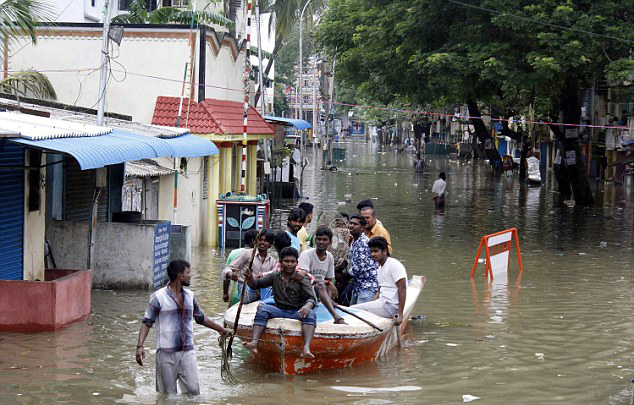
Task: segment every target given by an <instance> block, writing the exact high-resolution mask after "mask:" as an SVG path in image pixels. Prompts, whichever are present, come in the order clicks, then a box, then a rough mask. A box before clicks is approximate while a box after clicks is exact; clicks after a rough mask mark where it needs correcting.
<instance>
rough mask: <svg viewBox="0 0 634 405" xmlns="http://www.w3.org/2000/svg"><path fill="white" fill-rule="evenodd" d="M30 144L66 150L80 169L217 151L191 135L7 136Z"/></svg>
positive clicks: (207, 142)
mask: <svg viewBox="0 0 634 405" xmlns="http://www.w3.org/2000/svg"><path fill="white" fill-rule="evenodd" d="M10 140H11V141H12V142H16V143H21V144H23V145H28V146H30V147H34V148H39V149H45V150H51V151H56V152H61V153H67V154H69V155H71V156H72V157H74V158H75V159H77V161H78V162H79V166H80V167H81V169H82V170H86V169H96V168H98V167H103V166H108V165H112V164H116V163H122V162H127V161H131V160H141V159H148V158H150V159H151V158H156V157H169V156H175V157H195V156H210V155H215V154H218V148H217V147H216V145H214V143H213V142H211V141H209V140H207V139H202V138H198V137H196V136H194V135H183V136H180V137H177V138H171V139H161V138H155V137H152V136H146V135H139V134H135V133H132V132H124V131H119V130H115V131H112V132H111V133H110V134H106V135H102V136H95V137H82V138H59V139H45V140H39V141H34V140H28V139H20V138H15V139H10Z"/></svg>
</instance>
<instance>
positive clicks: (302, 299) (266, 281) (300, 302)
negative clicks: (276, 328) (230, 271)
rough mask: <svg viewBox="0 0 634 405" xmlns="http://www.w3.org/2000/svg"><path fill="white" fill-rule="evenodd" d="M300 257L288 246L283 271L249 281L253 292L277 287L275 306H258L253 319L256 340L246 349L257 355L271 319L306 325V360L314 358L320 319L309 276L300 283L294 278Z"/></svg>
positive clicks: (246, 345) (282, 259) (283, 254)
mask: <svg viewBox="0 0 634 405" xmlns="http://www.w3.org/2000/svg"><path fill="white" fill-rule="evenodd" d="M298 259H299V254H298V253H297V250H295V249H294V248H292V247H285V248H284V249H282V251H281V252H280V261H281V262H282V271H278V272H273V273H269V274H268V275H266V276H264V277H262V278H258V279H256V278H254V277H253V276H252V275H251V277H250V278H248V279H247V280H246V281H247V284H248V285H249V287H251V288H253V289H258V288H264V287H269V286H272V287H273V297H274V299H275V305H270V304H262V305H260V306H259V307H258V311H257V313H256V314H255V319H254V320H253V339H252V340H251V342H249V343H246V342H245V343H244V347H245V348H247V349H248V350H250V351H251V352H252V353H253V354H257V352H258V340H259V339H260V336H261V335H262V332H264V330H265V329H266V323H267V322H268V320H269V319H271V318H289V319H296V320H298V321H300V322H301V323H302V335H303V337H304V350H303V352H302V355H301V357H302V358H313V357H315V356H313V354H312V353H311V352H310V343H311V341H312V340H313V335H314V334H315V327H316V325H317V316H316V315H315V311H314V310H313V308H314V307H315V296H314V295H313V288H312V285H311V283H310V280H309V278H308V277H302V278H301V280H296V279H295V277H293V275H294V274H295V272H296V269H297V260H298Z"/></svg>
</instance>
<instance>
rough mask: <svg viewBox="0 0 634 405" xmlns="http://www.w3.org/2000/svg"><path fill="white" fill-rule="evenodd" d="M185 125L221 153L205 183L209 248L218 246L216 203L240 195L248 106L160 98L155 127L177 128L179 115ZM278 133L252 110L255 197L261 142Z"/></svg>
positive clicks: (251, 188) (250, 164)
mask: <svg viewBox="0 0 634 405" xmlns="http://www.w3.org/2000/svg"><path fill="white" fill-rule="evenodd" d="M179 111H182V112H181V122H182V121H184V122H185V125H186V126H187V128H189V130H190V131H191V133H193V134H196V135H198V136H199V137H202V138H205V139H209V140H211V141H213V142H214V143H215V144H216V145H217V146H218V148H219V149H220V154H219V156H218V158H216V157H212V158H210V159H209V161H208V162H207V175H206V179H205V180H203V183H204V184H206V185H207V189H206V195H207V196H208V203H207V205H206V206H207V211H206V212H205V214H204V215H203V217H204V218H205V219H206V221H205V224H206V227H207V228H206V234H207V235H209V236H210V240H209V244H210V245H212V246H216V244H217V241H218V218H217V215H218V212H217V207H216V201H217V200H218V198H219V197H220V195H222V194H226V193H228V192H236V191H240V180H241V176H240V171H241V161H242V140H243V118H244V103H240V102H235V101H226V100H218V99H206V100H203V101H201V102H198V103H197V102H195V101H191V102H190V100H189V99H185V100H183V103H182V105H181V100H180V99H179V98H178V97H158V98H157V100H156V107H155V110H154V117H153V118H152V124H155V125H161V126H176V125H177V123H178V117H179V115H178V113H179ZM274 132H275V131H274V129H273V128H272V127H271V126H270V125H269V124H268V123H267V122H266V121H265V120H264V119H263V118H262V116H261V115H260V114H259V113H258V112H257V111H256V110H255V108H253V107H250V110H249V113H248V134H247V142H248V145H247V171H246V193H247V194H248V195H251V196H255V195H257V194H259V190H258V187H257V178H258V164H257V156H258V154H257V149H258V142H259V141H262V140H267V139H273V134H274Z"/></svg>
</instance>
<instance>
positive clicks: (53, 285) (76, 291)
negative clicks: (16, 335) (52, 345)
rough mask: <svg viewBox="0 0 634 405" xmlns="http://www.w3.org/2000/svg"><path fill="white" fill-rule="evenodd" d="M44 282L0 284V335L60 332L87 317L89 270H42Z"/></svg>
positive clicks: (0, 281) (89, 291) (90, 283)
mask: <svg viewBox="0 0 634 405" xmlns="http://www.w3.org/2000/svg"><path fill="white" fill-rule="evenodd" d="M46 273H47V274H46V276H45V277H46V280H51V281H7V280H0V331H11V332H43V331H54V330H57V329H61V328H63V327H64V326H66V325H68V324H69V323H71V322H74V321H77V320H79V319H81V318H83V317H85V316H87V315H88V314H89V313H90V305H91V288H92V275H91V272H90V271H89V270H46Z"/></svg>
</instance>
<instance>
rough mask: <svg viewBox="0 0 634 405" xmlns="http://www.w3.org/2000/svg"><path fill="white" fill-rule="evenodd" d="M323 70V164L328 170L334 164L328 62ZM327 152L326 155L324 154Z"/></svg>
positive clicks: (324, 64)
mask: <svg viewBox="0 0 634 405" xmlns="http://www.w3.org/2000/svg"><path fill="white" fill-rule="evenodd" d="M322 66H323V68H322V71H321V74H322V76H323V79H324V80H323V82H322V84H323V87H324V88H323V94H324V101H325V103H324V113H325V114H324V115H325V117H324V133H323V134H322V137H321V138H322V141H323V144H322V156H323V159H322V162H323V168H324V170H325V169H327V168H328V165H331V164H332V159H331V158H330V153H329V152H328V151H329V150H330V80H331V79H330V67H329V66H328V62H324V63H323V65H322ZM324 152H325V153H324Z"/></svg>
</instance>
